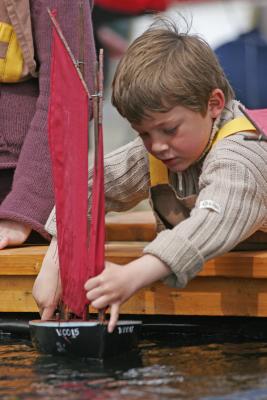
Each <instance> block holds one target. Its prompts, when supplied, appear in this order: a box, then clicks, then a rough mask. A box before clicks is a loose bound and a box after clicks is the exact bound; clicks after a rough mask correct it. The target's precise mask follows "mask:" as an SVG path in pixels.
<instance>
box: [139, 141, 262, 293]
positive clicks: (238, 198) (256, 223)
mask: <svg viewBox="0 0 267 400" xmlns="http://www.w3.org/2000/svg"><path fill="white" fill-rule="evenodd" d="M237 140H239V143H238V142H237ZM229 141H230V139H229ZM229 141H228V143H219V144H218V145H217V148H216V151H215V150H214V151H213V152H212V153H211V154H210V155H209V156H208V157H207V158H206V160H205V162H204V164H203V170H202V171H203V172H202V175H201V177H200V192H199V195H198V199H197V202H196V205H195V207H194V208H193V210H192V211H191V213H190V217H189V218H187V219H186V220H184V221H183V222H181V223H180V224H178V225H177V226H175V227H174V228H173V229H171V230H165V231H163V232H161V233H160V234H159V235H158V236H157V237H156V239H155V240H153V242H151V243H150V244H149V245H148V246H147V247H146V248H145V250H144V253H145V254H152V255H154V256H156V257H158V258H159V259H161V260H162V261H163V262H164V263H165V264H166V265H168V266H169V267H170V268H171V270H172V272H173V275H172V279H171V280H170V281H169V282H170V283H171V284H173V285H175V286H177V287H184V286H185V285H186V284H187V282H188V281H189V280H190V279H192V278H193V277H194V276H195V275H196V274H197V273H198V272H199V271H200V270H201V268H202V266H203V264H204V262H205V261H207V260H209V259H211V258H213V257H216V256H218V255H220V254H224V253H226V252H228V251H230V250H231V249H233V248H234V247H235V246H236V245H237V244H238V243H240V242H242V241H243V240H245V239H246V238H248V237H249V236H251V235H252V234H253V233H254V232H255V231H256V230H258V229H261V228H262V227H263V226H264V224H265V225H266V222H267V221H266V220H267V211H266V206H267V202H266V193H267V164H266V157H267V146H266V144H262V145H259V144H258V143H256V142H255V143H251V141H249V142H246V141H244V140H243V137H242V136H241V135H240V136H239V139H236V138H235V139H231V143H230V146H229ZM234 141H236V143H234ZM222 142H223V141H222ZM225 142H227V141H226V140H225ZM240 142H241V143H240ZM248 143H249V144H248ZM246 146H247V148H246ZM229 148H230V149H231V150H229Z"/></svg>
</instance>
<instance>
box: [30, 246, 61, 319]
mask: <svg viewBox="0 0 267 400" xmlns="http://www.w3.org/2000/svg"><path fill="white" fill-rule="evenodd" d="M32 295H33V297H34V299H35V301H36V303H37V305H38V307H39V313H40V315H41V318H42V320H48V319H51V318H52V317H53V314H54V311H55V309H56V308H57V305H58V302H59V299H60V295H61V280H60V274H59V263H58V252H57V240H56V239H55V238H53V239H52V241H51V243H50V246H49V248H48V250H47V253H46V255H45V258H44V260H43V264H42V267H41V270H40V272H39V274H38V276H37V278H36V280H35V282H34V285H33V289H32Z"/></svg>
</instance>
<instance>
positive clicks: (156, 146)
mask: <svg viewBox="0 0 267 400" xmlns="http://www.w3.org/2000/svg"><path fill="white" fill-rule="evenodd" d="M168 148H169V146H168V144H167V143H166V142H164V141H162V140H154V141H153V142H152V145H151V150H152V152H153V153H162V152H164V151H166V150H168Z"/></svg>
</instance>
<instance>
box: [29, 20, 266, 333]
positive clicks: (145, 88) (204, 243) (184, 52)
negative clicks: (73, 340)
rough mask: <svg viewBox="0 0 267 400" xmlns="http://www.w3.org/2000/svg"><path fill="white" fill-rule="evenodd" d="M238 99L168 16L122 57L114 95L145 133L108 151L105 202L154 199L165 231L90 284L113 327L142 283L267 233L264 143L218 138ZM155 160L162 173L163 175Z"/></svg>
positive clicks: (182, 271) (174, 276)
mask: <svg viewBox="0 0 267 400" xmlns="http://www.w3.org/2000/svg"><path fill="white" fill-rule="evenodd" d="M233 97H234V95H233V91H232V88H231V87H230V85H229V83H228V81H227V79H226V78H225V75H224V73H223V71H222V69H221V67H220V65H219V64H218V61H217V59H216V57H215V55H214V53H213V52H212V50H211V49H210V48H209V46H208V45H207V43H206V42H205V41H203V40H202V39H200V38H199V37H196V36H190V35H188V34H180V33H179V32H178V31H177V29H176V27H175V26H174V25H172V24H171V23H169V22H168V21H167V22H166V21H165V22H164V21H163V25H162V26H158V25H152V27H151V28H150V29H148V30H147V31H146V32H145V33H144V34H142V35H141V36H140V37H139V38H137V39H136V40H135V41H134V43H133V44H132V45H131V46H130V47H129V49H128V51H127V52H126V54H125V56H124V57H123V58H122V60H121V62H120V64H119V66H118V68H117V71H116V74H115V77H114V82H113V99H112V100H113V104H114V105H115V107H116V108H117V109H118V111H119V112H120V114H121V115H122V116H123V117H125V118H127V119H128V120H129V122H130V123H131V125H132V127H133V128H134V129H135V130H136V131H137V133H138V135H139V136H138V138H137V139H136V140H134V141H133V142H131V143H129V144H128V145H126V146H124V147H122V148H120V149H118V150H117V151H115V152H113V153H111V154H110V155H107V156H106V157H105V193H106V209H107V211H110V210H113V211H124V210H127V209H130V208H131V207H133V206H134V205H136V204H137V203H138V202H139V201H141V200H142V199H144V198H147V197H150V200H151V203H152V205H153V209H154V211H155V215H156V217H157V220H158V222H159V228H161V230H162V232H160V233H159V234H158V236H157V237H156V239H155V240H153V241H152V242H151V243H150V244H149V245H148V246H146V248H145V249H144V255H143V256H142V257H141V258H139V259H138V260H135V261H133V262H131V263H129V264H127V265H125V266H120V265H115V264H112V263H107V264H106V268H105V270H104V271H103V272H102V273H101V274H100V275H99V276H97V277H95V278H92V279H89V280H88V281H87V282H86V283H85V290H86V291H87V297H88V299H89V300H90V301H91V302H92V305H93V306H94V307H96V308H98V309H102V308H104V307H106V306H108V305H109V306H110V307H111V308H110V312H111V316H110V322H109V331H110V332H111V331H112V330H113V329H114V327H115V325H116V322H117V319H118V315H119V308H120V305H121V304H122V303H123V302H125V301H126V300H127V299H128V298H129V297H130V296H131V295H133V294H134V293H135V292H136V291H137V290H138V289H140V288H142V287H144V286H146V285H148V284H151V283H152V282H154V281H157V280H159V279H166V278H168V279H167V281H169V283H171V284H172V285H175V286H176V287H183V286H185V285H186V284H187V282H188V280H189V279H191V278H193V277H194V276H195V275H196V274H197V273H198V272H199V271H200V270H201V268H202V266H203V264H204V262H205V261H207V260H208V259H210V258H213V257H215V256H217V255H219V254H222V253H225V252H227V251H229V250H231V249H232V248H233V247H235V246H236V245H237V244H238V243H239V242H241V241H243V240H244V239H246V238H247V237H249V236H250V235H252V234H253V233H254V232H255V231H257V230H259V229H260V230H266V228H267V212H266V206H267V196H266V193H267V165H266V159H267V143H266V142H260V141H257V140H256V139H257V134H255V132H253V131H250V132H249V131H246V132H244V131H243V132H239V133H235V134H232V135H231V136H228V137H226V138H223V139H221V140H219V141H217V142H216V144H215V140H216V138H217V134H218V131H219V129H220V128H221V127H222V126H226V123H228V122H229V121H231V120H233V119H236V118H238V117H240V116H241V115H242V113H241V111H240V110H239V103H238V102H237V101H235V100H234V99H233ZM249 130H251V127H249ZM239 131H240V129H239ZM245 137H253V138H255V140H250V141H246V140H244V138H245ZM148 153H150V154H151V155H153V156H154V158H151V159H150V158H149V157H148ZM150 160H151V161H150ZM157 160H160V161H157ZM157 163H158V165H157ZM149 164H150V165H149ZM153 165H157V167H156V168H157V171H158V172H159V169H160V170H161V171H162V177H161V179H160V180H158V181H157V176H154V173H153ZM166 167H167V168H166ZM166 172H168V173H167V174H166ZM90 182H91V179H90ZM90 184H91V183H90ZM90 192H91V191H90V189H89V193H90ZM53 216H54V215H53V214H52V216H51V218H50V219H49V221H48V223H47V228H48V230H49V231H50V232H51V233H55V222H54V218H53ZM55 246H56V239H54V240H53V242H52V244H51V247H50V249H49V251H48V253H47V256H46V258H45V261H44V264H43V267H42V270H41V272H40V275H39V277H38V278H37V281H36V283H35V286H34V295H35V298H36V301H37V303H38V304H39V306H40V312H41V314H42V318H43V319H46V318H49V317H51V315H52V313H53V311H54V309H55V306H56V303H57V299H58V296H59V292H60V289H58V290H57V291H56V285H57V283H56V279H55V278H54V277H55V275H56V274H58V272H57V271H58V266H57V263H56V262H55V260H54V259H53V252H54V248H55ZM50 279H51V280H50ZM49 280H50V282H49ZM46 282H49V284H50V285H51V282H54V287H51V286H50V289H47V287H49V285H47V283H46ZM55 293H56V294H55ZM53 299H54V301H53Z"/></svg>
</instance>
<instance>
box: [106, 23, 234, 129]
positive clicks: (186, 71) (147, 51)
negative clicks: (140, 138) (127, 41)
mask: <svg viewBox="0 0 267 400" xmlns="http://www.w3.org/2000/svg"><path fill="white" fill-rule="evenodd" d="M112 87H113V93H112V103H113V105H114V106H115V107H116V108H117V110H118V111H119V113H120V114H121V115H122V116H123V117H125V118H127V119H128V120H129V122H130V123H138V122H140V121H141V120H142V118H144V117H145V116H146V112H147V111H158V112H166V111H169V110H170V109H171V108H172V107H175V106H177V105H182V106H184V107H187V108H190V109H192V110H194V111H199V112H201V113H202V114H203V115H205V113H206V111H207V105H208V100H209V97H210V95H211V93H212V91H213V89H216V88H219V89H221V90H222V91H223V93H224V95H225V99H226V102H227V101H229V100H230V99H232V98H233V97H234V92H233V89H232V88H231V86H230V84H229V82H228V80H227V79H226V77H225V74H224V72H223V70H222V68H221V66H220V64H219V62H218V60H217V58H216V56H215V54H214V52H213V51H212V49H211V48H210V46H209V45H208V44H207V42H206V41H205V40H203V39H202V38H200V37H199V36H197V35H189V34H188V33H180V32H179V31H178V29H177V26H176V25H175V24H174V22H173V21H171V20H169V19H166V18H165V19H163V18H160V20H159V21H156V23H154V24H152V25H151V27H150V28H149V29H148V30H146V31H145V32H144V33H143V34H142V35H141V36H139V37H138V38H137V39H136V40H135V41H134V42H133V43H132V44H131V45H130V47H129V48H128V50H127V52H126V53H125V55H124V56H123V57H122V59H121V61H120V63H119V65H118V67H117V70H116V73H115V76H114V79H113V84H112Z"/></svg>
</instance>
